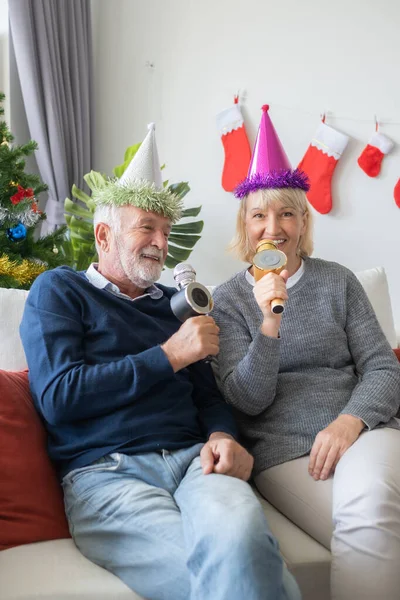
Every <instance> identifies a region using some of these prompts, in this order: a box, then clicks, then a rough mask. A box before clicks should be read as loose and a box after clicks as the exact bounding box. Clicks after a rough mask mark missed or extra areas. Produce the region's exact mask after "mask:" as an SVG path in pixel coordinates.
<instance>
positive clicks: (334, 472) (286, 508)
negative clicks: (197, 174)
mask: <svg viewBox="0 0 400 600" xmlns="http://www.w3.org/2000/svg"><path fill="white" fill-rule="evenodd" d="M271 157H272V158H271ZM272 159H273V160H272ZM308 188H309V186H308V181H307V178H306V176H305V175H304V174H303V173H301V172H299V171H298V170H295V171H291V170H290V165H289V164H288V161H287V158H286V155H285V153H284V150H283V148H282V146H281V145H280V142H279V140H278V138H277V136H276V132H275V130H274V129H273V126H272V124H271V122H270V120H269V116H268V114H267V108H266V109H265V110H264V114H263V117H262V121H261V125H260V129H259V134H258V139H257V142H256V145H255V152H254V154H253V159H252V163H251V166H250V170H249V176H248V178H247V179H246V180H245V181H244V182H243V183H242V184H240V185H239V186H238V188H237V190H236V196H237V197H239V198H240V207H239V214H238V219H237V231H236V237H235V239H234V241H233V244H232V245H233V248H234V249H235V250H236V252H237V254H238V255H239V257H240V258H241V259H242V260H244V261H246V262H248V263H252V260H253V257H254V254H255V249H256V246H257V244H258V243H259V242H260V241H261V240H265V239H268V240H271V241H273V242H274V244H275V245H276V246H277V247H278V249H280V250H282V251H283V252H284V254H286V257H287V263H286V268H285V270H284V271H281V273H280V274H277V273H275V272H267V273H266V274H265V275H264V276H263V277H262V278H261V279H259V280H258V281H257V282H255V279H254V266H250V267H249V268H246V269H245V270H244V271H242V272H240V273H238V274H237V275H235V276H234V277H233V278H231V279H230V280H229V281H227V282H226V283H224V284H223V285H221V286H220V287H219V288H217V290H216V292H215V295H214V299H215V309H214V313H213V315H215V320H216V322H217V324H218V325H219V327H220V353H219V355H218V364H217V375H218V379H219V383H220V387H221V390H222V392H223V394H224V396H225V398H226V400H227V402H229V403H230V404H231V405H232V406H233V407H234V409H235V412H236V415H237V417H238V422H239V424H240V428H241V434H242V441H243V442H244V444H245V445H246V446H247V448H248V450H249V451H250V452H251V453H252V454H253V455H254V458H255V465H254V478H255V483H256V485H257V487H258V489H259V490H260V492H261V493H262V494H263V495H264V496H265V498H267V500H269V501H270V502H271V503H272V504H273V505H275V506H276V507H277V508H278V509H279V510H280V511H281V512H282V513H284V514H285V515H286V516H287V517H288V518H289V519H291V520H292V521H293V522H294V523H296V524H297V525H298V526H299V527H300V528H302V529H303V530H304V531H306V532H307V533H309V534H310V535H311V536H312V537H313V538H314V539H316V540H318V541H319V542H320V543H321V544H323V545H324V546H325V547H326V548H331V550H332V575H331V588H332V598H334V599H335V600H358V599H360V600H361V599H362V600H376V599H377V598H384V599H385V600H398V599H399V598H400V431H399V424H398V422H397V420H396V419H395V418H394V417H395V415H396V413H397V411H398V408H399V403H400V365H399V364H398V362H397V359H396V357H395V355H394V353H393V351H392V350H391V348H390V346H389V344H388V342H387V341H386V338H385V337H384V334H383V333H382V330H381V328H380V326H379V324H378V322H377V319H376V316H375V314H374V311H373V309H372V307H371V305H370V303H369V301H368V299H367V297H366V294H365V292H364V290H363V288H362V286H361V284H360V283H359V282H358V280H357V278H356V277H355V275H354V274H353V273H352V272H351V271H349V270H348V269H346V268H345V267H343V266H341V265H339V264H337V263H333V262H327V261H324V260H320V259H314V258H310V255H311V253H312V248H313V243H312V224H311V214H310V211H309V207H308V203H307V200H306V195H305V192H306V191H308ZM275 299H280V300H281V301H282V302H284V303H285V308H284V312H283V313H281V314H275V313H274V312H272V310H271V302H272V301H273V300H275Z"/></svg>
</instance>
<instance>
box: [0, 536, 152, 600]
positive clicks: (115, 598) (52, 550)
mask: <svg viewBox="0 0 400 600" xmlns="http://www.w3.org/2000/svg"><path fill="white" fill-rule="evenodd" d="M0 582H1V584H0V589H1V592H0V598H1V600H141V596H139V595H138V594H135V592H133V591H132V590H130V589H129V588H128V587H127V586H126V585H125V584H124V583H123V582H122V581H121V580H120V579H118V578H117V577H116V576H115V575H113V574H112V573H109V572H108V571H106V570H105V569H102V568H101V567H98V566H97V565H95V564H94V563H92V562H90V561H89V560H88V559H87V558H85V557H84V556H83V555H82V554H81V553H80V552H79V550H78V549H77V548H76V546H75V545H74V543H73V541H72V540H55V541H52V542H41V543H40V544H27V545H26V546H19V548H11V549H10V550H6V551H4V552H0Z"/></svg>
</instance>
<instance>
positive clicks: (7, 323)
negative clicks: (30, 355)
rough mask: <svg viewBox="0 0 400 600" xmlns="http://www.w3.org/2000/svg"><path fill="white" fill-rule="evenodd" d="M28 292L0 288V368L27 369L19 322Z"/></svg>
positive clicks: (8, 369)
mask: <svg viewBox="0 0 400 600" xmlns="http://www.w3.org/2000/svg"><path fill="white" fill-rule="evenodd" d="M27 295H28V292H27V291H25V290H7V289H4V288H0V369H4V370H6V371H21V370H22V369H26V368H27V366H26V358H25V354H24V350H23V348H22V344H21V340H20V337H19V333H18V330H19V324H20V322H21V318H22V312H23V310H24V305H25V300H26V297H27Z"/></svg>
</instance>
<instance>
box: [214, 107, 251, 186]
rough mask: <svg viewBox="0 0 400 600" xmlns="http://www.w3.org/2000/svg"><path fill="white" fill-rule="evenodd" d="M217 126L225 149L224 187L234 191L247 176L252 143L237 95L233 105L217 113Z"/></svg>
mask: <svg viewBox="0 0 400 600" xmlns="http://www.w3.org/2000/svg"><path fill="white" fill-rule="evenodd" d="M217 127H218V129H219V132H220V134H221V140H222V144H223V146H224V151H225V161H224V169H223V172H222V187H223V188H224V190H225V191H226V192H232V191H233V190H234V189H235V187H236V186H237V185H238V183H240V182H241V181H242V180H243V179H244V178H245V177H246V175H247V171H248V168H249V164H250V159H251V150H250V144H249V140H248V139H247V134H246V130H245V128H244V121H243V117H242V112H241V110H240V106H239V104H238V97H237V96H235V103H234V104H233V106H230V107H229V108H226V109H225V110H223V111H222V112H220V113H219V114H218V115H217Z"/></svg>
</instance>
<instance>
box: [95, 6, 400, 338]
mask: <svg viewBox="0 0 400 600" xmlns="http://www.w3.org/2000/svg"><path fill="white" fill-rule="evenodd" d="M399 23H400V4H399V3H398V2H397V0H382V1H381V2H380V3H378V4H377V3H376V2H372V0H352V2H349V1H348V0H336V2H334V3H332V2H328V1H327V0H319V1H317V0H303V1H302V2H299V1H298V0H285V1H284V2H283V1H279V0H276V1H271V0H247V1H246V2H244V1H240V0H202V1H201V2H199V1H195V0H168V1H167V2H165V0H146V2H143V1H142V0H114V2H109V0H94V2H93V29H94V37H95V53H94V54H95V93H96V105H97V106H96V115H95V123H96V130H95V144H94V147H95V165H94V167H95V168H97V169H100V170H102V171H106V172H110V170H111V168H112V167H113V166H114V165H115V164H118V163H119V162H120V161H121V158H122V154H123V151H124V150H125V148H126V147H127V146H128V145H130V144H132V143H135V142H137V141H139V140H141V139H142V138H143V137H144V136H145V133H146V124H147V123H148V122H149V121H155V122H156V123H157V139H158V145H159V151H160V156H161V160H162V161H165V162H166V163H167V175H168V176H169V178H170V180H171V181H180V180H187V181H189V183H190V185H191V188H192V191H191V194H190V196H188V200H187V204H188V205H191V206H194V205H198V204H202V205H203V210H202V213H201V215H202V218H203V219H204V221H205V227H204V233H203V237H202V239H201V241H200V242H199V243H198V245H197V247H196V249H195V251H194V252H193V254H192V257H191V259H190V261H191V262H192V263H193V265H194V266H195V267H196V269H197V272H198V279H199V280H200V281H203V282H207V283H210V284H216V283H218V282H220V281H222V280H224V279H225V278H227V277H228V276H229V275H230V274H231V273H233V272H235V271H236V270H237V269H238V268H239V267H240V266H241V265H240V263H238V262H235V261H234V260H233V259H232V258H231V257H229V256H227V255H226V254H225V250H224V249H225V247H226V245H227V243H228V241H229V240H230V238H231V236H232V233H233V230H234V225H235V217H236V209H237V201H236V200H235V199H234V198H233V196H232V195H231V194H229V193H226V192H224V191H223V190H222V188H221V185H220V178H221V172H222V166H223V148H222V144H221V141H220V139H219V136H218V133H217V131H216V127H215V115H216V114H217V113H218V111H220V110H222V109H223V108H225V107H227V106H229V105H230V104H231V102H232V99H233V95H234V93H235V92H236V90H237V89H238V88H240V89H241V90H245V95H246V101H245V104H244V115H245V120H246V125H247V129H248V133H249V136H250V138H251V142H253V141H254V137H255V133H256V130H257V127H258V124H259V120H260V116H261V111H260V107H261V105H262V104H264V103H268V104H270V107H271V108H270V116H271V118H272V120H273V122H274V125H275V127H276V129H277V131H278V132H279V135H280V138H281V140H282V142H283V144H284V146H285V149H286V151H287V154H288V156H289V158H290V159H291V161H292V163H293V165H296V164H297V163H298V161H299V160H300V159H301V157H302V155H303V153H304V151H305V150H306V148H307V146H308V144H309V141H310V140H311V138H312V136H313V133H314V131H315V129H316V127H317V125H318V122H319V115H320V113H322V112H323V111H324V110H325V111H329V112H330V113H331V114H332V116H331V117H328V118H327V123H328V124H329V125H332V126H333V127H336V128H338V129H340V130H342V131H343V132H345V133H347V134H348V135H350V136H351V137H352V140H351V142H350V144H349V146H348V147H347V149H346V152H345V155H344V157H343V158H342V160H341V161H340V163H339V165H338V167H337V169H336V173H335V181H334V186H333V192H334V209H333V210H332V212H331V213H330V214H328V215H320V214H318V213H315V222H316V223H315V225H316V226H315V255H316V256H319V257H322V258H326V259H329V260H336V261H339V262H341V263H343V264H346V265H347V266H349V267H350V268H351V269H353V270H361V269H365V268H369V267H373V266H378V265H383V266H384V267H385V269H386V271H387V274H388V278H389V286H390V290H391V293H392V302H393V309H394V312H395V321H396V323H397V326H398V327H399V326H400V277H399V269H398V263H399V254H400V253H399V238H400V235H399V234H400V209H399V208H397V206H396V204H395V202H394V199H393V188H394V186H395V184H396V182H397V180H398V178H399V177H400V79H399V77H398V62H399V56H400V37H399V35H398V29H399ZM149 63H152V64H153V65H154V67H153V68H151V67H149V66H148V64H149ZM146 65H147V66H146ZM374 114H377V116H378V118H379V119H380V120H382V121H387V122H388V123H387V124H385V125H382V126H381V131H382V132H383V133H385V134H387V135H389V136H390V137H391V138H393V140H394V141H395V142H396V143H397V144H398V147H397V148H396V149H395V150H394V151H393V152H392V153H391V154H390V155H389V156H388V157H387V158H386V159H385V161H384V164H383V169H382V173H381V176H380V177H378V178H376V179H370V178H369V177H367V176H366V175H365V174H364V173H363V172H362V171H361V169H360V168H359V167H358V165H357V157H358V155H359V154H360V152H361V150H362V149H363V147H364V146H365V144H366V143H367V140H368V138H369V136H370V135H371V134H372V133H373V130H374ZM169 278H170V272H168V275H167V277H166V279H169Z"/></svg>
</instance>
